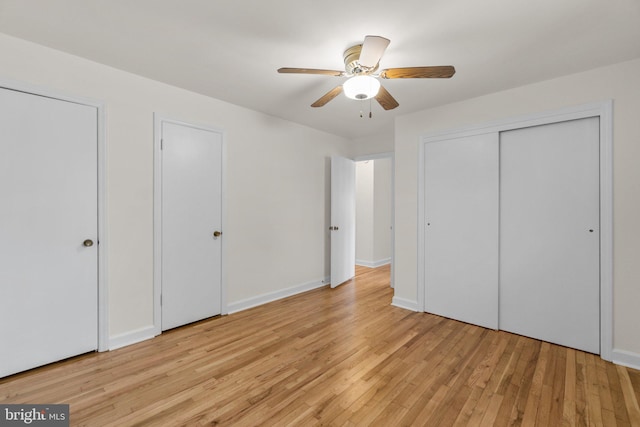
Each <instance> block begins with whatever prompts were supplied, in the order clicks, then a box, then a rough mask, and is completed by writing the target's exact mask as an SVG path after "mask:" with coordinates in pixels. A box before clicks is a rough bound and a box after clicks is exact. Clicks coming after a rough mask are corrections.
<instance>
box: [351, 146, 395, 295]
mask: <svg viewBox="0 0 640 427" xmlns="http://www.w3.org/2000/svg"><path fill="white" fill-rule="evenodd" d="M379 159H390V160H391V277H390V286H391V287H392V288H395V280H394V271H395V259H396V249H395V248H396V221H395V218H396V197H395V194H396V184H395V181H396V162H395V155H394V153H393V151H388V152H386V153H379V154H369V155H364V156H358V157H356V158H355V159H353V161H354V162H364V161H367V160H379ZM374 186H375V183H374Z"/></svg>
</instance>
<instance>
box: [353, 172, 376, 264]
mask: <svg viewBox="0 0 640 427" xmlns="http://www.w3.org/2000/svg"><path fill="white" fill-rule="evenodd" d="M373 172H374V161H373V160H366V161H362V162H356V264H358V265H365V266H366V265H369V264H372V263H373V261H374V259H375V258H374V255H373V250H374V235H373V234H374V233H373V232H374V221H373V204H374V197H373V191H374V187H373V184H374V176H373Z"/></svg>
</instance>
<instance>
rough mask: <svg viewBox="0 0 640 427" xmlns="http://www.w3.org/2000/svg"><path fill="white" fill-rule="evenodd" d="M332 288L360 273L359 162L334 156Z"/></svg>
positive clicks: (332, 172)
mask: <svg viewBox="0 0 640 427" xmlns="http://www.w3.org/2000/svg"><path fill="white" fill-rule="evenodd" d="M329 229H330V230H331V287H332V288H335V287H336V286H338V285H341V284H342V283H344V282H346V281H347V280H349V279H351V278H352V277H353V276H355V274H356V270H355V265H356V163H355V162H354V161H353V160H349V159H345V158H344V157H332V158H331V226H330V227H329Z"/></svg>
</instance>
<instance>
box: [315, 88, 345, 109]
mask: <svg viewBox="0 0 640 427" xmlns="http://www.w3.org/2000/svg"><path fill="white" fill-rule="evenodd" d="M340 93H342V85H340V86H336V87H334V88H333V89H331V90H330V91H329V92H327V93H325V94H324V95H322V96H321V97H320V99H318V100H317V101H316V102H314V103H313V104H311V106H312V107H322V106H323V105H324V104H326V103H327V102H329V101H331V100H332V99H333V98H335V97H336V96H338V95H340Z"/></svg>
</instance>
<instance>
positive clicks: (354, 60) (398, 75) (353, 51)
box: [278, 36, 456, 110]
mask: <svg viewBox="0 0 640 427" xmlns="http://www.w3.org/2000/svg"><path fill="white" fill-rule="evenodd" d="M389 43H390V40H389V39H386V38H384V37H380V36H366V37H365V38H364V42H363V43H362V44H357V45H355V46H351V47H350V48H348V49H347V50H345V51H344V54H343V58H344V66H345V71H337V70H318V69H312V68H280V69H278V72H279V73H284V74H322V75H326V76H335V77H348V78H349V79H348V80H347V81H345V82H344V83H343V84H341V85H338V86H336V87H335V88H333V89H331V90H330V91H329V92H327V93H326V94H324V95H323V96H321V97H320V99H318V100H317V101H316V102H314V103H313V104H311V106H312V107H322V106H323V105H325V104H326V103H327V102H329V101H331V100H332V99H333V98H335V97H336V96H338V95H340V93H341V92H344V94H345V95H346V96H347V97H348V98H351V99H359V100H363V99H370V98H375V99H376V101H378V103H379V104H380V106H382V108H384V109H385V110H392V109H394V108H396V107H397V106H398V105H400V104H398V101H396V100H395V99H394V98H393V96H391V94H390V93H389V92H388V91H387V90H386V89H385V88H384V87H383V86H382V85H381V84H380V81H379V80H378V79H377V78H381V79H424V78H449V77H451V76H453V75H454V74H455V72H456V70H455V68H454V67H453V66H451V65H444V66H435V67H406V68H387V69H385V70H382V71H380V72H379V73H377V71H378V66H379V62H380V58H382V55H383V54H384V51H385V50H386V49H387V46H389Z"/></svg>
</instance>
